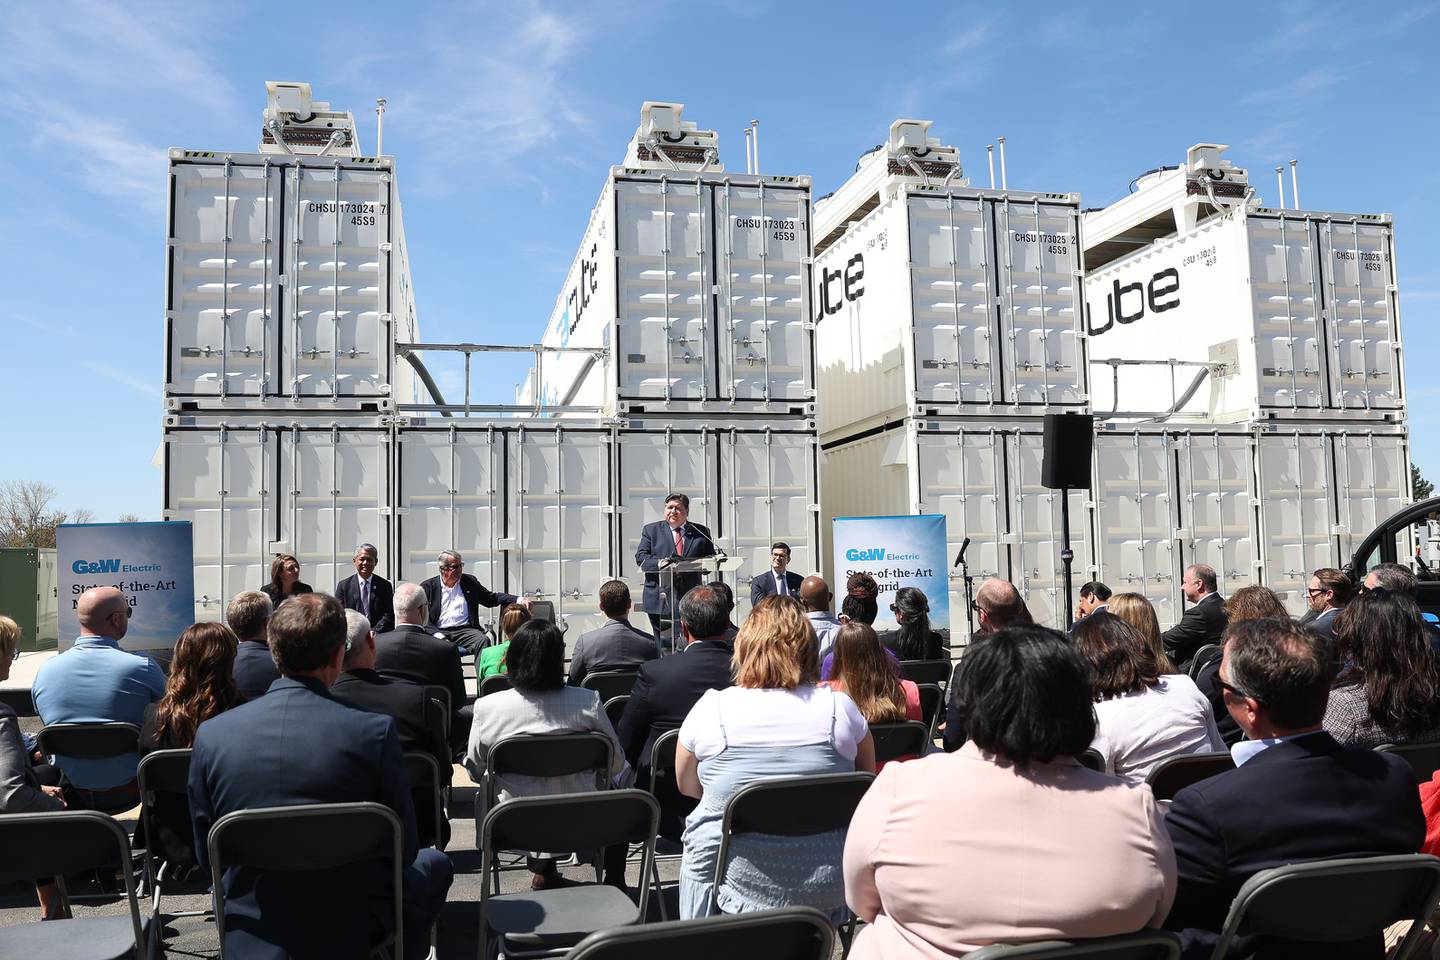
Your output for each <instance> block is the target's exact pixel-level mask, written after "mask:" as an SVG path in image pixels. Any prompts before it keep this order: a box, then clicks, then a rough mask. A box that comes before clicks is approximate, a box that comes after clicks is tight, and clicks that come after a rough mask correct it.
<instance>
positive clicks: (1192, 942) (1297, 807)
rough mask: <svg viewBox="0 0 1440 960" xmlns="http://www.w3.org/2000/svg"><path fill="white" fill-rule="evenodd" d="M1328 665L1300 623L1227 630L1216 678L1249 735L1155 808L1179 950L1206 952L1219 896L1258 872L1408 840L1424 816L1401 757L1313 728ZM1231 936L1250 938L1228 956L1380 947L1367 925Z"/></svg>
mask: <svg viewBox="0 0 1440 960" xmlns="http://www.w3.org/2000/svg"><path fill="white" fill-rule="evenodd" d="M1334 675H1335V666H1334V660H1333V658H1332V656H1331V653H1330V648H1329V645H1328V644H1327V643H1326V642H1325V641H1324V640H1322V639H1320V638H1319V637H1317V636H1316V635H1315V634H1313V633H1311V632H1309V631H1307V630H1306V629H1304V628H1303V627H1300V626H1297V625H1292V624H1289V623H1286V622H1283V621H1276V620H1249V621H1246V622H1244V623H1239V624H1236V625H1235V626H1234V627H1233V628H1231V629H1230V630H1229V631H1228V633H1227V635H1226V643H1225V652H1224V656H1223V658H1222V660H1221V663H1220V674H1219V681H1220V684H1221V687H1222V689H1223V691H1224V697H1225V707H1226V709H1227V710H1228V711H1229V713H1230V715H1231V716H1233V717H1234V718H1235V720H1236V722H1237V723H1238V724H1239V725H1240V727H1241V728H1242V729H1243V730H1244V731H1245V733H1246V735H1247V736H1248V737H1249V739H1247V740H1245V741H1242V742H1241V743H1237V744H1236V745H1235V746H1234V747H1232V748H1231V752H1232V753H1233V754H1234V756H1235V763H1236V769H1234V770H1231V771H1227V772H1226V773H1222V774H1219V775H1217V776H1214V777H1211V778H1210V779H1208V780H1202V781H1201V782H1200V783H1197V784H1195V785H1193V786H1190V787H1186V788H1185V789H1183V790H1181V791H1180V792H1179V793H1178V794H1176V795H1175V799H1174V801H1173V803H1172V804H1171V806H1170V812H1169V813H1168V814H1167V815H1166V817H1165V826H1166V829H1167V830H1169V833H1170V839H1171V841H1172V842H1173V843H1174V846H1175V859H1176V864H1177V867H1178V874H1179V889H1178V892H1177V894H1176V897H1175V905H1174V907H1173V908H1172V909H1171V911H1170V915H1169V917H1168V918H1167V919H1166V921H1165V925H1166V926H1167V927H1169V928H1170V929H1172V930H1178V931H1180V932H1181V937H1182V940H1183V941H1184V955H1185V956H1186V957H1187V958H1188V957H1191V956H1195V957H1208V956H1210V954H1211V952H1212V950H1213V948H1214V946H1215V942H1216V939H1217V936H1218V933H1219V931H1220V929H1221V928H1222V927H1223V925H1224V922H1225V915H1226V912H1227V911H1228V910H1229V908H1230V902H1231V901H1232V900H1233V899H1234V897H1235V894H1236V893H1237V892H1238V891H1239V889H1240V887H1241V885H1242V884H1243V883H1244V882H1245V881H1246V880H1248V879H1249V878H1250V877H1251V876H1252V875H1254V874H1255V873H1257V872H1258V871H1260V870H1265V869H1267V868H1270V867H1278V866H1281V865H1283V864H1287V863H1297V862H1301V861H1307V860H1328V859H1335V858H1343V857H1365V856H1380V855H1385V854H1397V853H1415V852H1416V851H1418V850H1419V849H1420V844H1421V842H1422V841H1423V840H1424V839H1425V818H1424V816H1423V815H1422V813H1421V811H1420V798H1419V792H1418V790H1417V788H1416V784H1415V776H1414V774H1413V773H1412V772H1411V769H1410V766H1409V765H1408V764H1407V763H1406V762H1405V761H1404V760H1403V759H1401V758H1399V757H1397V756H1394V755H1393V754H1386V753H1376V752H1375V751H1373V750H1369V749H1362V748H1351V747H1344V746H1341V745H1340V744H1339V743H1336V742H1335V740H1334V739H1333V738H1332V737H1331V736H1330V735H1329V734H1328V733H1326V732H1325V731H1324V730H1323V729H1322V728H1321V719H1322V718H1323V717H1324V715H1325V704H1326V701H1327V699H1328V697H1329V692H1330V683H1331V680H1332V679H1333V677H1334ZM1243 939H1244V940H1250V941H1251V942H1248V943H1247V942H1243V940H1242V942H1238V943H1237V945H1236V946H1234V947H1232V948H1231V950H1232V955H1234V956H1247V957H1248V956H1251V955H1253V954H1254V953H1255V952H1256V950H1257V949H1258V950H1261V951H1262V953H1261V955H1262V956H1264V955H1267V954H1268V955H1272V956H1280V955H1282V954H1283V955H1284V956H1297V957H1298V956H1304V957H1307V958H1309V957H1314V958H1328V957H1356V956H1370V955H1373V956H1376V957H1379V956H1380V955H1381V954H1382V952H1383V950H1382V947H1381V939H1380V935H1379V933H1378V932H1377V933H1376V934H1375V935H1374V936H1373V937H1369V938H1366V939H1364V940H1362V941H1360V942H1357V943H1345V944H1335V945H1326V944H1304V945H1303V946H1302V945H1299V944H1285V943H1273V942H1272V943H1270V944H1268V945H1267V944H1264V943H1258V942H1254V938H1243ZM1267 946H1269V947H1270V948H1271V949H1270V950H1269V951H1266V950H1265V948H1266V947H1267Z"/></svg>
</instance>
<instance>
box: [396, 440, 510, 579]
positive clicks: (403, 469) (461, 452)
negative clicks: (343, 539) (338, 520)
mask: <svg viewBox="0 0 1440 960" xmlns="http://www.w3.org/2000/svg"><path fill="white" fill-rule="evenodd" d="M398 438H399V439H398V447H397V451H396V456H397V458H398V460H399V463H398V465H397V468H396V473H397V479H398V487H399V489H398V492H397V494H396V502H397V504H398V505H399V510H398V511H397V512H398V514H399V519H398V520H397V522H396V536H397V546H396V550H395V557H396V564H397V565H396V566H395V567H394V568H392V569H394V571H395V575H396V578H397V579H399V580H406V581H409V582H410V583H419V582H421V581H422V580H428V579H430V578H431V577H435V576H439V574H440V570H439V567H438V559H439V556H440V551H441V550H454V551H456V552H458V553H459V554H460V555H461V556H462V557H463V558H464V559H465V572H466V573H468V574H471V575H472V576H474V577H475V578H476V579H478V580H479V581H480V582H481V583H483V584H485V585H486V586H487V587H490V588H491V589H502V588H503V585H504V582H505V553H504V546H503V545H502V543H501V538H502V537H504V536H505V509H504V504H503V501H502V494H501V485H502V484H503V483H504V476H503V472H504V471H503V464H504V463H505V455H506V435H505V432H504V431H502V430H497V429H495V428H493V427H486V428H484V429H480V430H461V429H459V428H457V427H451V428H450V429H448V430H401V431H400V432H399V434H398ZM381 561H382V563H383V562H384V558H383V557H382V558H381Z"/></svg>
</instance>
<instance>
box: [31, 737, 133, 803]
mask: <svg viewBox="0 0 1440 960" xmlns="http://www.w3.org/2000/svg"><path fill="white" fill-rule="evenodd" d="M37 746H38V747H39V748H40V752H41V753H43V754H45V755H46V756H54V755H56V754H58V755H60V756H63V757H71V758H73V759H76V760H108V759H110V758H111V757H121V756H126V755H133V754H137V753H139V752H140V728H139V727H137V726H135V725H134V724H133V723H114V722H110V723H52V724H50V725H48V726H44V727H41V728H40V733H39V735H38V738H37ZM61 769H62V770H63V769H64V767H63V766H62V767H61ZM75 789H76V790H78V791H79V792H80V794H81V795H82V796H84V797H85V798H86V800H87V801H89V805H91V806H96V807H97V809H99V808H100V807H99V806H98V805H97V804H96V803H95V800H96V798H97V794H95V793H94V792H92V791H90V790H86V789H84V788H83V787H79V786H77V787H76V788H75ZM98 796H103V794H102V795H98Z"/></svg>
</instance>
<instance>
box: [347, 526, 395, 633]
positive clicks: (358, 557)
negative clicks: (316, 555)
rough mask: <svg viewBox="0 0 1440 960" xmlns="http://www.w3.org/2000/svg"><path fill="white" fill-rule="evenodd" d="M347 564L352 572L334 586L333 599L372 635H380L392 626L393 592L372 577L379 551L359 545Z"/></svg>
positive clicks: (393, 621)
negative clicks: (368, 626)
mask: <svg viewBox="0 0 1440 960" xmlns="http://www.w3.org/2000/svg"><path fill="white" fill-rule="evenodd" d="M350 562H351V563H352V564H354V565H355V572H354V573H353V574H351V575H350V576H348V577H346V578H345V579H344V580H341V581H340V582H339V583H337V584H335V599H336V600H339V601H340V605H341V606H342V607H344V608H345V609H346V610H354V611H355V612H356V613H359V614H361V615H362V616H364V617H365V619H366V620H369V621H370V623H371V624H372V625H373V626H374V629H375V632H376V633H384V632H386V631H387V630H389V629H391V628H392V627H394V626H395V591H394V589H392V588H391V586H390V581H389V580H386V579H385V578H384V577H381V576H377V575H376V573H375V567H376V565H377V564H378V563H379V562H380V551H379V550H376V549H375V544H373V543H362V544H360V546H358V547H356V548H355V555H354V556H353V557H352V558H351V560H350Z"/></svg>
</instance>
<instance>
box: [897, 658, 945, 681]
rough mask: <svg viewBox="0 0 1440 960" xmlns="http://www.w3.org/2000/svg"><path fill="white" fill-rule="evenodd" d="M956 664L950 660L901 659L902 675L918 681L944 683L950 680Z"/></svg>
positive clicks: (907, 678)
mask: <svg viewBox="0 0 1440 960" xmlns="http://www.w3.org/2000/svg"><path fill="white" fill-rule="evenodd" d="M954 670H955V664H953V663H951V662H950V661H949V660H901V661H900V676H902V677H904V678H905V679H906V680H913V681H915V682H916V683H934V684H943V683H949V682H950V674H951V673H952V672H953V671H954Z"/></svg>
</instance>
